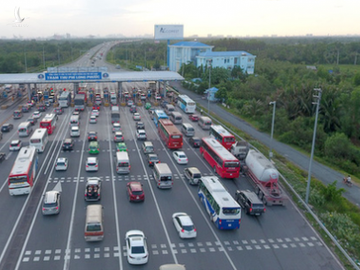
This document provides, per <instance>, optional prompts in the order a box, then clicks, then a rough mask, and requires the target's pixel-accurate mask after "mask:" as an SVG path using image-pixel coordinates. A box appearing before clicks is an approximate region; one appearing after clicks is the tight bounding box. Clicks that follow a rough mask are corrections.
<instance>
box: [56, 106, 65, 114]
mask: <svg viewBox="0 0 360 270" xmlns="http://www.w3.org/2000/svg"><path fill="white" fill-rule="evenodd" d="M63 112H64V111H63V109H62V108H60V107H57V108H55V109H54V113H55V114H57V115H59V114H62V113H63Z"/></svg>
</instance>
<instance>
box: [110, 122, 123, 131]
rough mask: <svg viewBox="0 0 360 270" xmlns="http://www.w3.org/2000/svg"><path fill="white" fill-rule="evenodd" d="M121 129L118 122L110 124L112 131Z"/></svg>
mask: <svg viewBox="0 0 360 270" xmlns="http://www.w3.org/2000/svg"><path fill="white" fill-rule="evenodd" d="M117 131H121V125H120V124H119V123H114V124H113V126H112V132H117Z"/></svg>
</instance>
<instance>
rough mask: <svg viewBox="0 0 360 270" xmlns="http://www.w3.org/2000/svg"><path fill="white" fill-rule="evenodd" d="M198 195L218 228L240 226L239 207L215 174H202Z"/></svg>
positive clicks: (225, 228)
mask: <svg viewBox="0 0 360 270" xmlns="http://www.w3.org/2000/svg"><path fill="white" fill-rule="evenodd" d="M198 196H199V199H200V200H201V202H202V203H203V205H204V207H205V209H206V211H207V213H208V214H209V215H210V219H211V221H212V222H214V223H215V225H216V227H217V228H218V229H220V230H234V229H239V228H240V221H241V207H240V205H239V204H238V203H237V202H236V201H235V200H234V198H233V197H232V196H231V195H230V194H229V192H227V190H226V189H225V187H224V186H223V185H222V184H221V183H220V181H219V178H217V177H215V176H203V177H201V180H200V182H199V188H198Z"/></svg>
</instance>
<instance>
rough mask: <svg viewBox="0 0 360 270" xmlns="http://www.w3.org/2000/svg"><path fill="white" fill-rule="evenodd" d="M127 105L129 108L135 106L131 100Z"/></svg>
mask: <svg viewBox="0 0 360 270" xmlns="http://www.w3.org/2000/svg"><path fill="white" fill-rule="evenodd" d="M127 105H128V107H131V106H132V105H134V101H132V100H131V99H129V100H128V101H127Z"/></svg>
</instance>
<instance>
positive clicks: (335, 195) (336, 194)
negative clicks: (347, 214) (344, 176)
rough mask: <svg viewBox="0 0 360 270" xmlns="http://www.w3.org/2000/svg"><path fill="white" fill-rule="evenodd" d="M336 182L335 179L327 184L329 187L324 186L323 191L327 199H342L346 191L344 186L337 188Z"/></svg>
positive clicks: (334, 200) (337, 200) (329, 200)
mask: <svg viewBox="0 0 360 270" xmlns="http://www.w3.org/2000/svg"><path fill="white" fill-rule="evenodd" d="M336 182H337V181H334V182H332V183H331V184H329V185H327V187H325V188H323V189H322V191H321V193H322V194H323V195H324V197H325V200H326V201H328V202H335V203H337V202H340V200H342V194H343V192H345V189H343V188H339V189H338V188H337V187H336Z"/></svg>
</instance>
